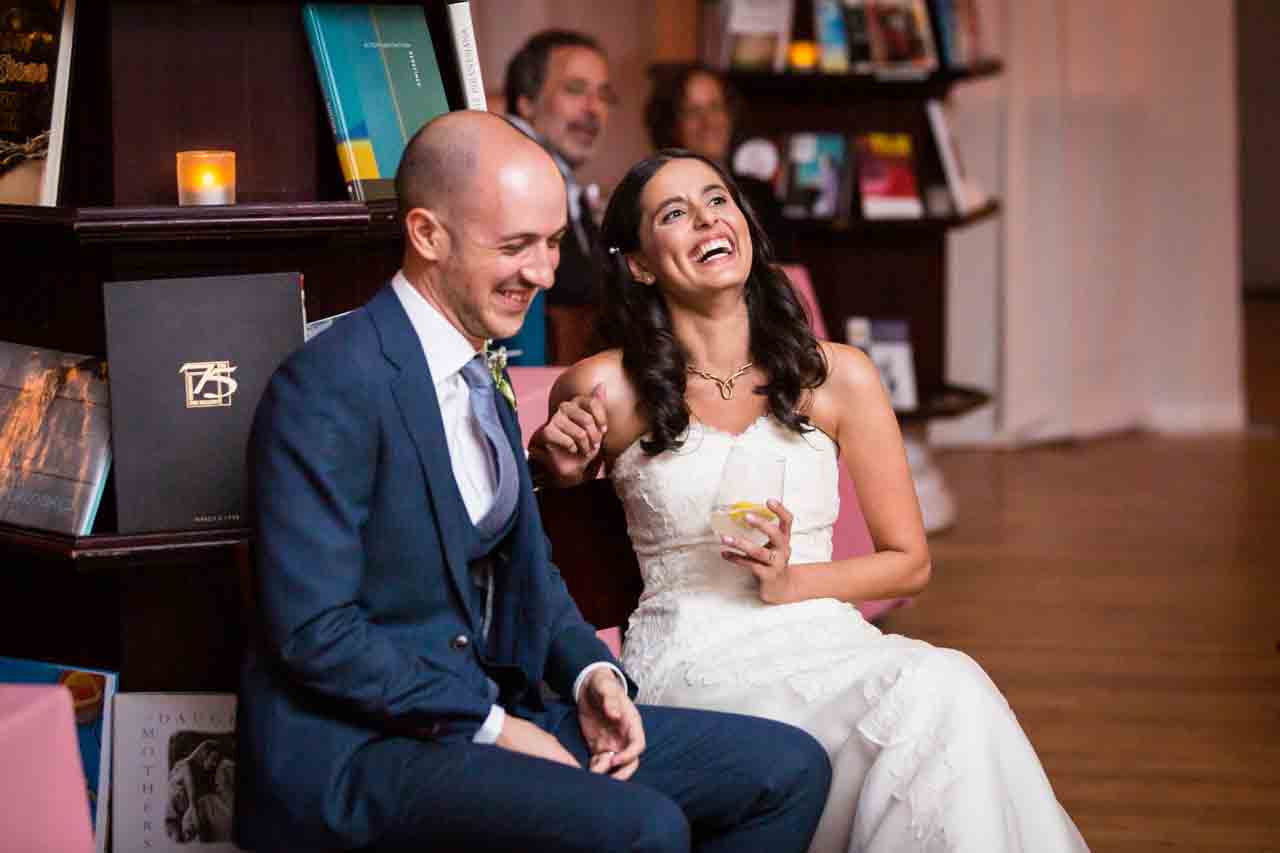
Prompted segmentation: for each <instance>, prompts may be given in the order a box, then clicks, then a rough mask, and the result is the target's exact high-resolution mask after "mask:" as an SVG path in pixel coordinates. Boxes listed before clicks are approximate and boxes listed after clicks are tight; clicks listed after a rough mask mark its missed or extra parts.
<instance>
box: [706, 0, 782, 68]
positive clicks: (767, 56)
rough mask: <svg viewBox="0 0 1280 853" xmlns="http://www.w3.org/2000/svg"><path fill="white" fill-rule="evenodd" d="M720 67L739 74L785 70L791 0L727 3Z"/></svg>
mask: <svg viewBox="0 0 1280 853" xmlns="http://www.w3.org/2000/svg"><path fill="white" fill-rule="evenodd" d="M721 5H722V6H723V7H724V11H723V12H722V14H723V16H724V17H723V20H724V24H723V27H722V31H723V36H722V38H721V39H720V49H721V57H720V64H721V66H722V67H724V68H733V69H736V70H739V71H782V70H783V69H784V68H786V67H787V48H788V46H789V44H790V42H791V20H792V14H793V8H792V0H724V2H723V3H722V4H721Z"/></svg>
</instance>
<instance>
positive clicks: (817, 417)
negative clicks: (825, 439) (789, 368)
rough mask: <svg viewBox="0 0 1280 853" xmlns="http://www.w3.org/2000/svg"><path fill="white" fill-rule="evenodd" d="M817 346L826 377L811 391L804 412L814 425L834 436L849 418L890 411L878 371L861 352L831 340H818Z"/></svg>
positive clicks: (873, 363)
mask: <svg viewBox="0 0 1280 853" xmlns="http://www.w3.org/2000/svg"><path fill="white" fill-rule="evenodd" d="M819 345H820V346H821V347H822V354H823V357H824V358H825V359H826V361H827V376H826V378H825V379H824V380H823V382H822V384H821V385H820V386H818V387H817V388H816V389H814V393H813V402H812V406H811V408H810V411H809V412H808V414H809V416H810V417H811V418H812V419H813V420H814V422H815V424H817V426H819V427H820V428H821V429H822V430H823V431H825V432H828V433H829V434H831V435H836V434H837V432H838V431H839V428H840V426H841V421H842V420H844V419H846V418H848V417H849V416H851V415H855V416H856V415H858V414H863V413H867V412H870V411H876V410H878V409H882V408H888V409H889V411H890V412H891V411H892V409H891V408H890V407H889V403H888V398H887V396H886V395H885V391H884V386H883V385H882V384H881V381H880V371H879V369H877V368H876V365H875V362H873V361H872V360H871V359H870V358H869V357H868V356H867V354H866V353H865V352H863V351H862V350H860V349H858V348H857V347H851V346H848V345H846V344H838V343H834V342H832V341H821V342H820V343H819Z"/></svg>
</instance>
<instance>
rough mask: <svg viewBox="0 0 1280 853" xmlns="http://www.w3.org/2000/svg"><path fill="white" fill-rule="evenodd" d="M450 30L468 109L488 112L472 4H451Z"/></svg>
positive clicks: (464, 1) (464, 0) (454, 55)
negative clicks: (472, 19)
mask: <svg viewBox="0 0 1280 853" xmlns="http://www.w3.org/2000/svg"><path fill="white" fill-rule="evenodd" d="M449 30H450V32H451V33H452V34H453V57H454V59H455V60H456V61H457V63H458V77H459V78H460V79H461V81H462V94H463V97H464V98H465V99H466V104H467V109H469V110H482V111H483V110H486V109H488V105H487V104H486V101H485V94H484V76H483V75H482V74H481V72H480V52H479V50H478V49H477V48H476V29H475V27H474V26H473V25H472V23H471V3H469V2H466V0H463V2H452V3H450V4H449Z"/></svg>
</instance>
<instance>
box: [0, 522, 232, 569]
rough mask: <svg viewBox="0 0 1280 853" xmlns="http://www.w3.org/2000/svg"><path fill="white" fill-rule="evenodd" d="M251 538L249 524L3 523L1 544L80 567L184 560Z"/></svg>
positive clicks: (6, 547) (5, 547)
mask: <svg viewBox="0 0 1280 853" xmlns="http://www.w3.org/2000/svg"><path fill="white" fill-rule="evenodd" d="M249 541H250V532H249V530H248V529H246V528H225V529H219V530H178V531H170V532H164V533H137V534H120V533H102V534H94V535H92V536H71V535H68V534H62V533H51V532H49V531H44V530H32V529H28V528H24V527H15V526H13V525H9V524H0V546H2V547H3V548H4V549H5V550H6V551H8V550H10V549H12V550H19V551H23V552H26V553H28V554H31V555H33V556H37V557H44V558H51V559H59V560H74V561H79V563H80V567H81V568H106V567H110V566H118V565H124V564H132V563H137V562H146V561H150V560H156V559H159V560H164V561H170V560H181V559H183V558H185V557H191V556H195V555H197V554H202V553H205V552H207V551H208V550H209V549H216V548H235V547H243V546H244V545H245V544H246V543H247V542H249Z"/></svg>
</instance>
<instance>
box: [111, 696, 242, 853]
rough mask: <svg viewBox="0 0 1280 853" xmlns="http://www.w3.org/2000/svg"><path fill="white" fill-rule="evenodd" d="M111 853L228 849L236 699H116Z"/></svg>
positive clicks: (231, 847)
mask: <svg viewBox="0 0 1280 853" xmlns="http://www.w3.org/2000/svg"><path fill="white" fill-rule="evenodd" d="M113 731H114V738H115V751H114V760H113V762H112V795H113V800H112V820H111V845H112V849H113V850H120V851H125V850H156V851H169V853H182V851H205V853H214V851H232V850H238V849H239V848H238V847H236V846H235V844H234V843H233V842H232V840H231V824H232V817H233V815H234V813H235V790H236V773H235V761H236V697H235V695H234V694H230V693H117V694H116V697H115V710H114V729H113Z"/></svg>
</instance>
